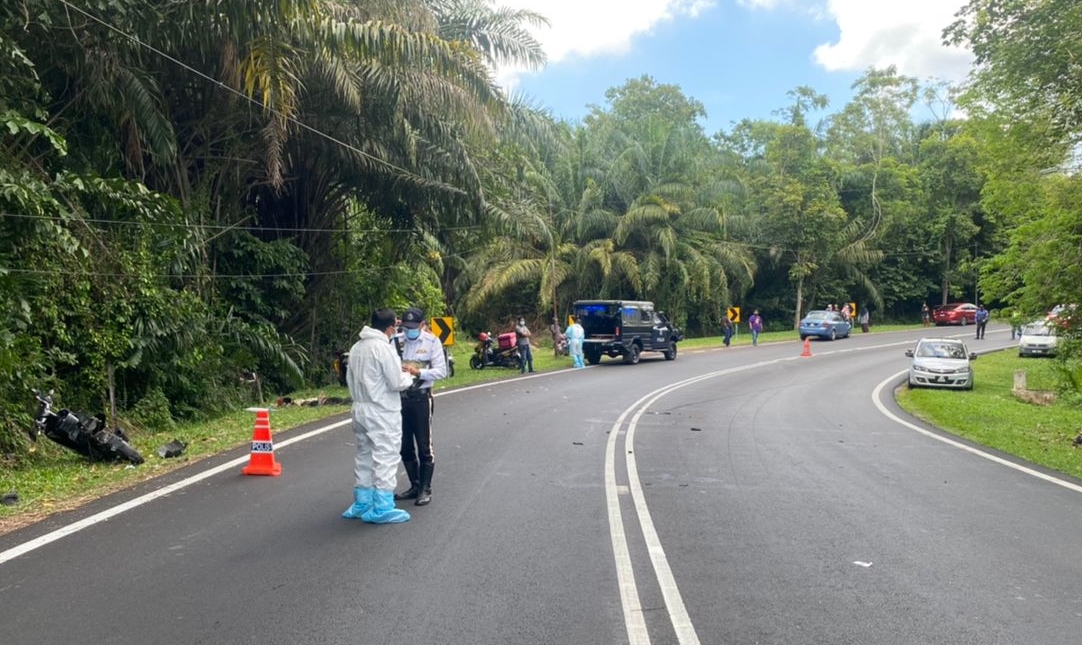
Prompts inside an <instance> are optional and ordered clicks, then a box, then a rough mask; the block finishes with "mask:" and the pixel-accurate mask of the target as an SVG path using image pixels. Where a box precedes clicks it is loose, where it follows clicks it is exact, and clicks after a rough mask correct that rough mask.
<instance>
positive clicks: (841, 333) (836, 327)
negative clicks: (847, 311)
mask: <svg viewBox="0 0 1082 645" xmlns="http://www.w3.org/2000/svg"><path fill="white" fill-rule="evenodd" d="M852 329H853V325H851V324H850V323H848V322H846V320H845V318H842V315H841V314H840V313H838V312H837V311H809V312H808V315H806V316H804V319H803V320H801V321H800V340H804V339H805V338H808V337H809V336H815V337H817V338H829V339H830V340H834V339H835V338H846V337H848V336H849V332H850V331H852Z"/></svg>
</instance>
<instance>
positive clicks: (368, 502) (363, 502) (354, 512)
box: [342, 488, 375, 520]
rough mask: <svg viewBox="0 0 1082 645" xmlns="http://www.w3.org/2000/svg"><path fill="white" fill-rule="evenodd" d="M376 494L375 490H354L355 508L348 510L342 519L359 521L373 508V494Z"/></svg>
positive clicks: (351, 507)
mask: <svg viewBox="0 0 1082 645" xmlns="http://www.w3.org/2000/svg"><path fill="white" fill-rule="evenodd" d="M373 492H375V489H374V488H354V489H353V506H350V507H349V508H347V509H346V512H345V513H342V517H344V518H346V519H350V520H359V519H361V516H362V515H364V514H365V513H366V512H368V511H369V510H370V509H371V508H372V493H373Z"/></svg>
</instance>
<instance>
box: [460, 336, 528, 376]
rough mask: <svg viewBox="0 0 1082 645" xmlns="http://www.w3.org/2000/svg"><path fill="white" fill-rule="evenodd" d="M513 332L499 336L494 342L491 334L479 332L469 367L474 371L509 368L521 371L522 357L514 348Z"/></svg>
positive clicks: (516, 348)
mask: <svg viewBox="0 0 1082 645" xmlns="http://www.w3.org/2000/svg"><path fill="white" fill-rule="evenodd" d="M514 336H515V334H514V332H511V333H507V334H500V336H499V338H498V339H497V340H496V341H493V340H492V334H489V333H487V332H481V333H480V334H478V335H477V345H475V346H474V348H473V356H470V367H472V368H473V369H475V370H479V369H484V368H486V367H511V368H514V369H522V357H521V356H520V355H519V353H518V347H516V346H515V340H514Z"/></svg>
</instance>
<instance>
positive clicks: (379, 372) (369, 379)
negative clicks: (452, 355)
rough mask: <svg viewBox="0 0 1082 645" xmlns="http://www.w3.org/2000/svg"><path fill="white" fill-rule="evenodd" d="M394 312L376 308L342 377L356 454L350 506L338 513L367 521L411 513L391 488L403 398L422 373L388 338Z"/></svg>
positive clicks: (388, 519) (404, 518)
mask: <svg viewBox="0 0 1082 645" xmlns="http://www.w3.org/2000/svg"><path fill="white" fill-rule="evenodd" d="M397 320H398V317H397V316H396V315H395V312H394V310H392V309H377V310H376V311H374V312H372V319H371V321H370V322H369V324H368V325H365V327H364V328H363V329H362V330H361V334H360V336H361V338H360V340H358V341H357V342H356V343H354V345H353V347H351V348H350V350H349V370H348V371H347V372H346V375H347V376H346V378H347V381H348V383H349V394H350V397H351V398H352V399H353V405H352V410H351V415H352V426H353V434H354V436H355V438H356V442H357V454H356V456H355V458H354V467H353V479H354V488H353V505H352V506H350V507H349V508H347V509H346V512H345V513H342V517H345V518H350V519H360V520H363V521H365V522H369V523H371V524H390V523H397V522H408V521H409V519H410V515H409V513H407V512H406V511H404V510H402V509H399V508H395V506H394V488H395V478H396V477H397V476H398V461H399V454H398V451H399V448H400V447H401V445H402V398H401V396H400V395H399V392H401V391H402V390H405V389H407V388H409V387H410V386H411V385H413V378H414V377H415V376H417V375H418V374H419V373H420V370H418V369H417V368H415V367H410V366H404V365H402V360H401V359H400V358H399V357H398V352H396V351H395V348H394V345H392V344H391V337H392V336H393V335H394V333H395V326H396V322H397Z"/></svg>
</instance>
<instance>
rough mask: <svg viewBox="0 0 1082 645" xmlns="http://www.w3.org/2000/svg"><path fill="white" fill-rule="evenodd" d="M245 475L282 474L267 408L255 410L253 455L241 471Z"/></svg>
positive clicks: (275, 475) (273, 475) (274, 475)
mask: <svg viewBox="0 0 1082 645" xmlns="http://www.w3.org/2000/svg"><path fill="white" fill-rule="evenodd" d="M240 472H241V474H243V475H270V476H272V477H277V476H278V475H281V474H282V464H280V463H278V462H277V461H275V460H274V442H273V441H272V440H271V431H270V411H269V410H267V409H266V408H256V409H255V431H254V432H253V433H252V454H251V456H250V457H249V458H248V465H247V466H245V467H244V468H243V469H241V471H240Z"/></svg>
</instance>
